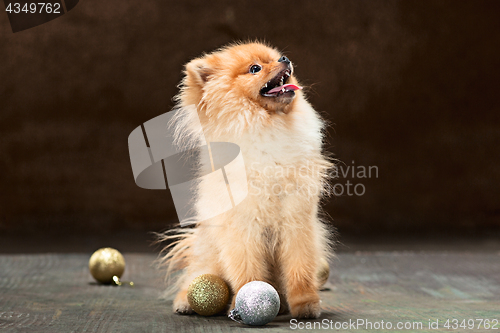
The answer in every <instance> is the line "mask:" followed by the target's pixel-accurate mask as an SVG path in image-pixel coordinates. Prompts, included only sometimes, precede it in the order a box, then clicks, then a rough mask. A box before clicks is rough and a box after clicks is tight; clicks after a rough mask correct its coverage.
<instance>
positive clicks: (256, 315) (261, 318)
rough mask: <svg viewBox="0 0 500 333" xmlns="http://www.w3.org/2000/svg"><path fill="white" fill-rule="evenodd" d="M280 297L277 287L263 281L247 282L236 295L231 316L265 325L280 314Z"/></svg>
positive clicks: (243, 322)
mask: <svg viewBox="0 0 500 333" xmlns="http://www.w3.org/2000/svg"><path fill="white" fill-rule="evenodd" d="M279 310H280V297H279V295H278V292H277V291H276V289H274V288H273V286H271V285H270V284H269V283H266V282H263V281H252V282H249V283H247V284H245V285H244V286H243V287H242V288H241V289H240V291H238V294H237V295H236V303H235V306H234V309H233V310H231V312H230V313H229V318H231V319H232V320H234V321H237V322H240V323H242V324H247V325H265V324H267V323H269V322H270V321H272V320H273V319H274V318H276V316H277V315H278V311H279Z"/></svg>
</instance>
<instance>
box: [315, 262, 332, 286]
mask: <svg viewBox="0 0 500 333" xmlns="http://www.w3.org/2000/svg"><path fill="white" fill-rule="evenodd" d="M316 274H317V277H318V282H319V286H320V287H322V286H323V285H324V284H325V283H326V281H328V277H329V276H330V265H328V261H326V259H325V258H321V259H320V260H319V267H318V272H317V273H316Z"/></svg>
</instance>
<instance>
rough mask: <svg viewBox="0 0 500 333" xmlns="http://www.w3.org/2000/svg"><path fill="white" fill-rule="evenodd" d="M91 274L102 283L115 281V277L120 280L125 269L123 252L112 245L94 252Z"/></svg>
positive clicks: (90, 266) (90, 267)
mask: <svg viewBox="0 0 500 333" xmlns="http://www.w3.org/2000/svg"><path fill="white" fill-rule="evenodd" d="M89 269H90V274H92V276H93V277H94V279H96V280H97V281H99V282H101V283H111V282H113V277H117V278H118V280H119V278H120V277H121V276H122V274H123V272H124V271H125V259H124V258H123V256H122V254H121V253H120V252H119V251H118V250H115V249H112V248H110V247H106V248H102V249H99V250H97V251H95V252H94V254H93V255H92V256H91V257H90V260H89Z"/></svg>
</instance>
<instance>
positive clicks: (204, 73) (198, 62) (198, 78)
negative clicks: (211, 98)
mask: <svg viewBox="0 0 500 333" xmlns="http://www.w3.org/2000/svg"><path fill="white" fill-rule="evenodd" d="M213 72H214V70H213V69H212V67H211V66H210V64H209V63H208V61H207V59H206V58H198V59H194V60H192V61H190V62H189V63H188V64H187V65H186V77H187V81H188V84H196V85H197V86H199V87H203V86H204V85H205V83H207V81H208V80H209V78H210V75H212V74H213Z"/></svg>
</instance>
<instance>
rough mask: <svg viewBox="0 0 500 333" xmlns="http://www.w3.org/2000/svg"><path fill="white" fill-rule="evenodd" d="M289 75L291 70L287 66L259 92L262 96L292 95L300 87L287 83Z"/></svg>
mask: <svg viewBox="0 0 500 333" xmlns="http://www.w3.org/2000/svg"><path fill="white" fill-rule="evenodd" d="M291 75H292V70H291V69H289V68H287V69H285V70H283V71H281V72H280V73H278V75H276V76H275V77H273V78H272V79H271V80H269V81H268V82H267V83H266V84H265V85H264V87H262V89H260V94H261V95H262V96H264V97H278V96H282V95H286V96H289V97H293V96H294V95H295V90H300V89H302V87H299V86H296V85H295V84H289V83H287V81H288V79H289V78H290V76H291Z"/></svg>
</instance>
